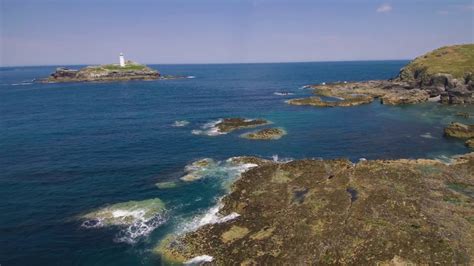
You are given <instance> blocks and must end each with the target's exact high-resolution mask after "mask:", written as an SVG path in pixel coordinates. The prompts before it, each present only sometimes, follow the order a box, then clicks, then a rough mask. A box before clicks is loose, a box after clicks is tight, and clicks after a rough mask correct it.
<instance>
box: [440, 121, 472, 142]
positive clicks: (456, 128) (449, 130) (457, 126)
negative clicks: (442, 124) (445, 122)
mask: <svg viewBox="0 0 474 266" xmlns="http://www.w3.org/2000/svg"><path fill="white" fill-rule="evenodd" d="M444 134H445V135H446V136H448V137H453V138H460V139H469V138H474V125H465V124H462V123H458V122H453V123H451V124H450V125H449V126H448V127H446V128H445V129H444Z"/></svg>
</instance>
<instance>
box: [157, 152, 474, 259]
mask: <svg viewBox="0 0 474 266" xmlns="http://www.w3.org/2000/svg"><path fill="white" fill-rule="evenodd" d="M473 173H474V154H467V155H464V156H461V157H457V158H455V159H454V161H453V162H452V163H451V164H449V165H448V164H444V163H441V162H439V161H436V160H376V161H370V160H366V161H363V162H360V163H357V164H353V163H352V162H350V161H348V160H344V159H340V160H298V161H291V162H287V163H277V162H267V163H265V164H262V165H260V166H257V167H254V168H252V169H250V170H248V171H247V172H245V173H244V174H242V177H241V178H240V179H238V180H237V181H236V182H235V183H234V185H233V187H232V192H231V193H230V194H229V195H227V196H226V197H224V198H223V200H222V203H223V204H224V206H223V208H222V210H221V211H220V213H221V214H222V215H228V214H230V213H233V212H238V213H239V214H240V216H239V217H237V218H235V219H233V220H230V221H227V222H225V223H215V224H208V225H204V226H202V227H200V228H198V229H197V230H195V231H192V232H188V233H187V234H185V235H182V236H179V237H178V238H177V240H176V241H173V244H171V245H165V246H162V248H163V250H165V251H166V254H173V256H174V257H175V258H178V257H179V258H180V259H181V261H186V260H189V259H192V258H195V257H196V256H201V255H206V256H210V257H212V258H213V261H212V262H213V263H216V264H217V265H237V264H246V263H250V264H254V265H281V264H283V265H285V264H291V265H325V264H350V265H377V264H380V265H390V264H393V263H414V264H427V265H431V264H433V265H436V264H439V265H470V264H472V263H473V261H474V202H473V198H472V194H471V193H472V191H473V190H472V188H474V174H473Z"/></svg>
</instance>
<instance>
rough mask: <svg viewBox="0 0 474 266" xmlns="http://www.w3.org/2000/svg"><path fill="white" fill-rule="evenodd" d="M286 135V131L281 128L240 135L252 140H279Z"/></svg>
mask: <svg viewBox="0 0 474 266" xmlns="http://www.w3.org/2000/svg"><path fill="white" fill-rule="evenodd" d="M284 135H286V131H285V130H283V129H281V128H264V129H261V130H257V131H253V132H249V133H245V134H242V135H240V136H241V137H242V138H246V139H252V140H277V139H280V138H281V137H283V136H284Z"/></svg>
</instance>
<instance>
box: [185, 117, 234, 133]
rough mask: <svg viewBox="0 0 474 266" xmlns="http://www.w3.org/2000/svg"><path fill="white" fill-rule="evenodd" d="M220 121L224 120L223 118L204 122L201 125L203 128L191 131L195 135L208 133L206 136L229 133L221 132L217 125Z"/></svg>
mask: <svg viewBox="0 0 474 266" xmlns="http://www.w3.org/2000/svg"><path fill="white" fill-rule="evenodd" d="M220 122H222V119H218V120H215V121H211V122H208V123H206V124H204V125H203V126H202V127H201V129H195V130H193V131H191V133H192V134H194V135H206V136H218V135H223V134H227V133H225V132H221V131H220V130H219V128H217V127H216V125H217V124H219V123H220Z"/></svg>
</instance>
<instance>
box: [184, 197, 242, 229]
mask: <svg viewBox="0 0 474 266" xmlns="http://www.w3.org/2000/svg"><path fill="white" fill-rule="evenodd" d="M222 207H223V205H222V203H221V202H220V200H219V203H218V204H217V205H215V206H213V207H211V208H210V209H208V210H207V211H206V212H205V213H204V214H201V215H198V216H195V217H194V218H192V220H191V221H190V222H186V223H183V224H181V226H180V229H179V230H178V233H187V232H192V231H196V230H197V229H199V228H201V227H202V226H204V225H207V224H219V223H226V222H228V221H231V220H234V219H235V218H237V217H239V216H240V214H238V213H236V212H233V213H231V214H229V215H226V216H222V215H221V214H219V211H220V210H221V209H222Z"/></svg>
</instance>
